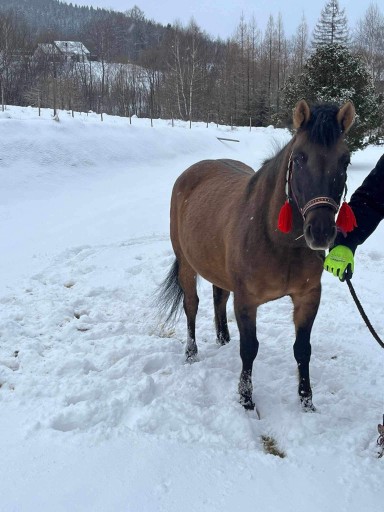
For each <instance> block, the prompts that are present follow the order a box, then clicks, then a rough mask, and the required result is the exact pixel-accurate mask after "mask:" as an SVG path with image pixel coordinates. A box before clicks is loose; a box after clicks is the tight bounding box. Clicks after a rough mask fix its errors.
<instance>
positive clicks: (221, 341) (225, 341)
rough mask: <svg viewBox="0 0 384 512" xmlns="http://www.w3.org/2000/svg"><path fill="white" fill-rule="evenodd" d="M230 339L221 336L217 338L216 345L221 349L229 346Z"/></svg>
mask: <svg viewBox="0 0 384 512" xmlns="http://www.w3.org/2000/svg"><path fill="white" fill-rule="evenodd" d="M228 343H229V339H227V338H224V337H222V336H220V337H219V338H216V345H219V347H223V346H224V345H228Z"/></svg>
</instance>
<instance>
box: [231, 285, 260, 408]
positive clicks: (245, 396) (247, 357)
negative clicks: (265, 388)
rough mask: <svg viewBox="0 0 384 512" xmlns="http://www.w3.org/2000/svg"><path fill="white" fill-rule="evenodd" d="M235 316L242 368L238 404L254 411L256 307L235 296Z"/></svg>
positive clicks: (257, 346) (256, 344)
mask: <svg viewBox="0 0 384 512" xmlns="http://www.w3.org/2000/svg"><path fill="white" fill-rule="evenodd" d="M234 306H235V314H236V320H237V325H238V327H239V332H240V357H241V361H242V363H243V368H242V370H241V374H240V382H239V394H240V403H241V405H243V406H244V408H245V409H251V410H252V409H254V408H255V404H254V402H253V400H252V391H253V386H252V367H253V361H254V360H255V358H256V356H257V352H258V349H259V342H258V340H257V338H256V306H254V305H248V304H244V303H243V302H241V301H240V300H239V298H237V297H236V294H235V301H234Z"/></svg>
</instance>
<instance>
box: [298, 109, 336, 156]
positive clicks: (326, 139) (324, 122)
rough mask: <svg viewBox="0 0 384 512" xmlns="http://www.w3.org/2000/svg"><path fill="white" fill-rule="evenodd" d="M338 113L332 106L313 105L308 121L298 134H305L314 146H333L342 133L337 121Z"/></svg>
mask: <svg viewBox="0 0 384 512" xmlns="http://www.w3.org/2000/svg"><path fill="white" fill-rule="evenodd" d="M338 111H339V107H338V106H337V105H334V104H325V105H314V106H313V107H312V108H311V117H310V118H309V121H308V122H307V123H306V124H305V125H304V126H303V127H300V128H299V129H298V133H299V132H306V133H307V134H308V138H309V140H310V142H313V143H314V144H321V145H322V146H327V147H330V146H333V145H334V144H336V142H337V141H338V140H339V138H340V135H341V133H342V130H341V127H340V124H339V122H338V120H337V113H338Z"/></svg>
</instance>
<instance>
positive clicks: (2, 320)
mask: <svg viewBox="0 0 384 512" xmlns="http://www.w3.org/2000/svg"><path fill="white" fill-rule="evenodd" d="M59 118H60V121H59V122H56V121H54V120H52V117H51V112H50V111H43V112H42V117H40V118H39V117H38V115H37V111H36V110H35V109H32V108H16V107H9V108H8V109H7V110H6V112H3V113H2V112H0V172H1V187H0V233H1V244H0V247H1V251H0V258H1V260H0V268H1V280H0V305H1V307H0V511H1V512H62V511H63V512H68V511H70V512H77V511H82V512H237V511H238V510H251V511H253V510H255V511H259V512H291V511H292V512H335V511H337V512H347V511H348V512H361V511H367V512H379V511H380V512H381V511H382V510H383V502H384V458H382V459H378V458H377V447H376V439H377V435H378V434H377V424H378V423H379V422H381V421H382V414H383V412H384V351H383V350H382V349H381V348H380V347H379V346H378V344H377V343H376V341H374V339H373V338H372V337H371V335H370V333H369V331H368V330H367V328H366V327H365V325H364V323H363V321H362V319H361V317H360V316H359V313H358V311H357V309H356V307H355V305H354V303H353V301H352V299H351V297H350V295H349V291H348V288H347V285H346V284H344V283H340V282H339V281H338V280H337V279H335V278H334V277H332V276H331V275H330V274H326V275H325V274H324V275H323V280H322V282H323V296H322V302H321V306H320V310H319V313H318V316H317V319H316V322H315V326H314V329H313V334H312V347H313V348H312V362H311V376H312V387H313V394H314V404H315V405H316V407H317V409H318V412H317V413H314V414H310V413H309V414H305V413H303V412H302V411H301V409H300V407H299V404H298V399H297V391H296V389H297V379H296V362H295V360H294V357H293V351H292V344H293V334H294V333H293V324H292V322H291V304H290V301H289V300H288V299H286V298H285V299H282V300H279V301H276V302H273V303H270V304H267V305H265V306H263V307H262V308H260V310H259V313H258V337H259V340H260V350H259V355H258V357H257V359H256V362H255V365H254V378H253V382H254V399H255V401H256V403H257V406H258V408H259V410H260V413H261V419H260V420H257V419H256V417H255V414H254V413H249V412H245V411H244V410H243V408H242V407H241V406H240V405H239V403H238V396H237V384H238V377H239V373H240V366H241V363H240V356H239V343H238V341H239V340H238V333H237V329H236V324H235V321H234V315H233V311H232V305H231V304H229V322H230V326H229V327H230V331H231V335H232V341H231V343H230V344H229V345H227V346H225V347H221V348H218V346H217V345H216V344H215V330H214V323H213V307H212V303H211V287H210V286H209V285H208V284H207V283H205V282H204V281H201V282H200V291H199V294H200V299H201V302H200V309H199V315H198V322H197V323H198V326H197V335H198V346H199V351H200V352H199V355H200V361H199V362H197V363H195V364H193V365H185V364H184V356H183V353H184V343H185V332H186V328H185V323H184V318H183V317H182V318H181V319H180V321H179V322H178V323H177V325H176V327H175V329H174V330H168V331H166V332H162V331H161V329H159V327H158V318H156V315H155V311H153V310H152V309H151V306H150V301H151V298H152V296H153V294H154V291H155V289H156V286H157V285H158V284H159V283H160V281H161V280H162V279H163V278H164V276H165V274H166V272H167V270H168V268H169V266H170V264H171V262H172V261H173V253H172V249H171V245H170V241H169V235H168V224H169V213H168V212H169V199H170V194H171V189H172V186H173V182H174V180H175V178H176V177H177V176H178V175H179V174H180V173H181V172H182V171H183V170H184V169H185V168H186V167H187V166H189V165H190V164H192V163H194V162H196V161H198V160H201V159H204V158H235V159H239V160H242V161H244V162H245V163H247V164H249V165H251V166H252V167H254V168H256V169H257V168H258V167H259V166H260V164H261V162H262V160H263V159H265V158H266V157H269V156H271V155H272V154H273V153H274V150H275V148H276V144H278V143H279V142H280V143H281V142H282V141H283V142H284V141H288V140H289V138H290V135H289V133H288V132H287V131H285V130H274V129H273V128H265V129H261V128H260V129H252V131H251V132H250V131H249V128H244V129H236V130H233V131H231V130H230V128H226V127H219V128H217V127H216V125H210V126H209V128H207V127H206V125H205V124H195V125H193V128H192V129H189V127H188V126H187V125H186V124H184V123H176V125H175V127H172V126H171V123H170V122H167V121H160V120H155V121H154V127H153V128H151V126H150V122H149V121H148V120H144V119H133V120H132V125H130V124H129V120H127V119H122V118H114V117H109V116H105V117H104V122H101V121H100V118H99V117H97V116H96V115H89V116H86V115H85V114H82V115H80V114H76V116H75V118H72V117H71V116H70V115H69V114H68V113H67V112H60V114H59ZM218 136H221V137H227V138H235V139H238V140H239V141H240V142H238V143H237V142H236V143H235V142H220V141H218V140H217V137H218ZM382 152H383V148H382V147H381V148H377V147H369V148H367V149H365V150H364V151H361V152H358V153H356V154H354V155H353V157H352V165H351V167H350V168H349V169H350V170H349V180H348V184H349V190H350V191H351V192H352V191H353V190H354V189H355V188H356V187H357V186H358V185H359V184H360V183H361V181H362V180H363V178H364V177H365V176H366V175H367V173H368V172H369V170H370V169H371V168H372V167H373V166H374V165H375V163H376V161H377V160H378V158H379V157H380V155H381V154H382ZM383 241H384V226H379V228H378V229H377V231H376V232H375V233H374V234H373V235H372V236H371V238H370V239H369V240H368V241H367V242H366V244H365V245H364V246H363V247H361V248H359V249H358V251H357V255H356V270H355V275H354V277H353V283H354V285H355V288H356V291H357V293H358V295H359V297H360V299H361V301H362V303H363V305H364V307H365V309H366V311H367V314H368V316H369V317H370V318H371V320H372V322H373V324H374V325H375V326H376V328H377V330H378V331H379V333H380V334H381V335H384V322H383V318H384V301H383V289H384V245H383ZM262 436H270V437H272V438H273V439H274V440H275V441H276V443H277V445H278V447H279V449H280V451H281V452H284V454H285V457H284V458H280V457H278V456H274V455H271V454H269V453H266V451H265V447H264V445H263V442H262Z"/></svg>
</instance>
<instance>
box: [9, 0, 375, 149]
mask: <svg viewBox="0 0 384 512" xmlns="http://www.w3.org/2000/svg"><path fill="white" fill-rule="evenodd" d="M383 33H384V15H383V13H382V12H381V11H380V8H379V7H378V6H377V5H376V4H374V3H373V4H370V5H369V6H368V7H367V10H366V13H365V15H364V17H363V18H362V19H361V20H359V21H358V23H357V24H356V26H354V27H350V26H349V24H348V19H347V15H346V13H345V12H344V10H343V9H340V7H339V4H338V0H328V1H326V2H325V3H324V7H323V9H322V10H321V13H319V19H318V22H317V24H316V26H315V28H314V30H313V32H312V33H309V29H308V25H307V22H306V20H305V17H303V18H302V19H301V20H299V23H298V26H297V30H296V33H295V34H294V35H293V36H289V37H288V36H286V34H285V30H284V20H283V18H282V16H281V15H279V16H278V17H277V18H274V17H273V16H272V15H271V16H269V19H268V23H267V26H266V27H260V26H259V25H258V21H257V19H255V18H252V19H245V18H244V17H240V19H239V22H238V24H237V27H234V34H233V36H232V37H230V38H228V39H227V40H221V39H212V38H211V37H210V36H209V35H208V34H206V33H205V32H204V31H203V30H202V29H201V28H200V27H199V26H198V25H197V24H196V22H195V21H194V20H193V19H192V20H191V21H190V22H189V23H188V24H187V25H186V26H183V25H181V24H178V23H175V24H173V25H167V26H163V25H161V24H159V23H156V22H155V21H153V20H148V19H147V18H146V17H145V14H144V12H143V11H141V9H140V8H139V7H138V6H134V7H133V8H131V9H130V10H128V11H126V12H116V11H112V10H106V9H99V8H97V9H96V8H92V7H80V6H77V5H74V4H72V3H65V2H60V1H58V0H0V86H1V102H2V108H3V109H4V108H5V105H6V104H15V105H33V106H39V107H49V108H53V109H54V110H56V109H68V110H71V109H73V110H77V111H90V110H91V111H95V112H99V113H103V112H104V113H109V114H114V115H120V116H132V115H137V116H145V117H151V118H168V119H170V118H179V119H184V120H189V121H191V122H192V121H197V120H199V121H202V120H203V121H207V122H209V121H212V122H217V123H227V124H231V125H247V124H249V123H250V124H251V125H252V126H267V125H269V124H273V125H275V126H283V125H284V126H285V125H286V124H287V122H288V119H289V117H290V112H291V109H292V105H293V104H294V103H295V102H296V101H297V99H299V98H300V97H303V96H306V97H307V99H309V100H310V101H334V102H340V101H344V100H347V99H350V100H352V101H353V102H354V103H355V106H356V109H357V111H358V112H360V117H359V118H358V127H359V123H360V132H359V137H358V139H359V140H358V141H357V142H358V143H359V144H360V143H362V140H363V138H364V139H365V140H366V142H367V141H370V142H380V141H382V137H383V128H382V127H383V120H384V113H383V111H384V106H383V93H384V38H383V36H382V35H383ZM57 41H67V42H72V41H75V42H79V43H82V45H81V48H84V51H83V54H82V55H79V52H77V55H75V56H74V55H70V56H69V54H66V53H65V52H61V51H60V50H58V49H57V45H56V44H55V42H57ZM85 51H86V52H87V53H85ZM88 52H89V53H88ZM346 69H347V72H346ZM367 137H368V138H367Z"/></svg>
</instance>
